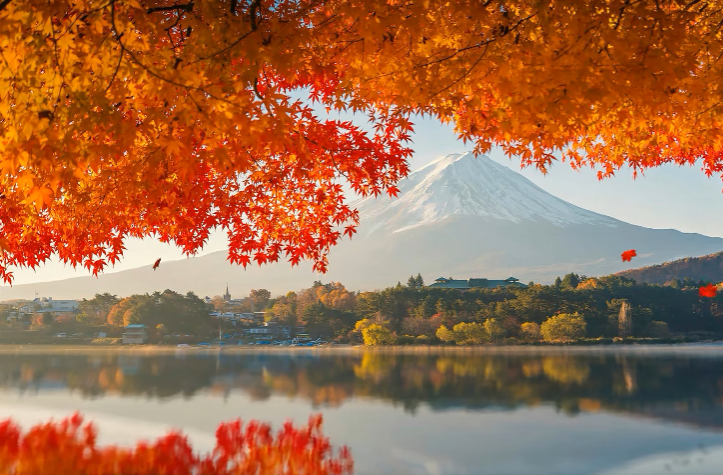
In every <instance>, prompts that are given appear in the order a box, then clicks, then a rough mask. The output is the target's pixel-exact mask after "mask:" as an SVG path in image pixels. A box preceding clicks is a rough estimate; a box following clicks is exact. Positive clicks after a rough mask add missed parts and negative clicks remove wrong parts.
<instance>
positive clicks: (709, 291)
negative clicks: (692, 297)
mask: <svg viewBox="0 0 723 475" xmlns="http://www.w3.org/2000/svg"><path fill="white" fill-rule="evenodd" d="M717 291H718V287H716V286H715V285H713V284H708V285H706V286H705V287H701V288H699V289H698V295H699V296H701V297H708V298H713V297H715V294H716V292H717Z"/></svg>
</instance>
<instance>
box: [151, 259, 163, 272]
mask: <svg viewBox="0 0 723 475" xmlns="http://www.w3.org/2000/svg"><path fill="white" fill-rule="evenodd" d="M160 265H161V258H160V257H159V258H158V259H157V260H156V263H155V264H153V270H156V268H157V267H158V266H160Z"/></svg>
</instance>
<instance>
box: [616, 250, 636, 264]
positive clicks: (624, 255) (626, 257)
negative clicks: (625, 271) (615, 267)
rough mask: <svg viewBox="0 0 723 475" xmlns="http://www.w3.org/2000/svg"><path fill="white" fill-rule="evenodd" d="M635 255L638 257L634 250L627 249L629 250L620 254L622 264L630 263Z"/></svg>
mask: <svg viewBox="0 0 723 475" xmlns="http://www.w3.org/2000/svg"><path fill="white" fill-rule="evenodd" d="M637 255H638V253H637V252H635V249H629V250H627V251H625V252H623V253H622V254H620V257H622V258H623V262H625V261H628V262H630V260H631V259H632V258H633V257H635V256H637Z"/></svg>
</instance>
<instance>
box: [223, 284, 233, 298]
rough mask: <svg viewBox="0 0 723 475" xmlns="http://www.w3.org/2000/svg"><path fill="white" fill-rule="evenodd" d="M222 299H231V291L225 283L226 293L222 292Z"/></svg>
mask: <svg viewBox="0 0 723 475" xmlns="http://www.w3.org/2000/svg"><path fill="white" fill-rule="evenodd" d="M223 299H224V300H225V301H226V302H228V301H229V300H231V293H230V292H229V291H228V284H226V293H225V294H223Z"/></svg>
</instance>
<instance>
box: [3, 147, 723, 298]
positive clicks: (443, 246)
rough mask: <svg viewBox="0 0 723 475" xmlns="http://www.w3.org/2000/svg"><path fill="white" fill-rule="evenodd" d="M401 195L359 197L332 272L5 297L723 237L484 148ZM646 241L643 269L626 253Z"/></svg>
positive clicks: (498, 270)
mask: <svg viewBox="0 0 723 475" xmlns="http://www.w3.org/2000/svg"><path fill="white" fill-rule="evenodd" d="M398 186H399V188H400V191H401V193H400V195H399V197H398V198H388V197H384V198H376V199H375V198H364V199H361V200H358V201H356V202H354V203H353V206H355V207H357V209H359V211H360V216H361V225H360V226H359V228H358V233H357V234H356V235H355V236H354V238H353V239H351V240H345V241H343V242H341V243H340V244H339V245H338V246H336V247H335V248H334V249H333V250H332V251H331V254H330V256H329V263H330V264H329V272H328V273H327V274H326V275H319V274H314V273H313V272H312V271H311V265H310V264H302V265H301V266H298V267H295V268H291V266H290V264H288V263H286V262H282V263H276V264H271V265H266V266H263V267H249V268H248V269H247V270H244V269H243V267H239V266H233V265H231V264H229V263H228V262H227V261H226V253H225V252H215V253H211V254H208V255H205V256H202V257H196V258H191V259H184V260H179V261H171V262H165V263H164V264H163V265H162V266H161V267H160V268H158V269H157V270H156V271H155V272H153V271H152V270H151V266H150V265H149V266H147V267H143V268H138V269H131V270H127V271H123V272H115V273H109V274H104V275H101V276H100V277H98V278H97V279H96V278H94V277H78V278H73V279H66V280H61V281H53V282H44V283H36V284H26V285H17V286H14V287H12V288H10V287H2V289H0V299H2V300H7V299H12V298H31V297H32V296H33V295H34V294H35V292H36V291H37V292H38V293H39V294H40V295H46V296H53V297H56V298H81V297H92V295H93V294H95V293H102V292H110V293H113V294H117V295H119V296H126V295H130V294H133V293H146V292H149V293H151V292H154V291H156V290H159V291H162V290H165V289H172V290H176V291H178V292H187V291H194V292H196V293H197V294H199V295H202V296H203V295H209V296H212V295H218V294H221V293H222V292H223V290H224V289H225V286H226V283H228V284H229V289H230V290H231V293H232V294H234V295H246V294H248V291H249V290H250V289H252V288H266V289H268V290H270V291H271V292H272V293H273V294H281V293H285V292H287V291H289V290H297V289H301V288H305V287H309V286H310V285H311V284H312V283H313V281H314V280H323V281H325V282H328V281H332V280H334V281H340V282H343V283H344V284H345V285H346V286H347V288H350V289H354V290H370V289H375V288H384V287H387V286H391V285H394V284H396V283H397V281H406V278H407V277H408V276H409V275H411V274H414V275H416V274H417V273H421V274H422V276H423V277H424V278H425V280H426V281H427V282H431V281H432V280H433V279H435V278H437V277H440V276H444V277H450V276H451V277H455V278H460V279H461V278H469V277H487V278H491V279H504V278H506V277H509V276H514V277H517V278H518V279H520V280H521V281H522V282H529V281H535V282H541V283H547V282H551V281H552V280H554V278H555V277H557V276H560V275H564V274H566V273H569V272H577V273H580V274H586V275H605V274H610V273H613V272H618V271H622V270H625V269H629V268H632V267H639V266H645V265H650V264H657V263H662V262H665V261H669V260H673V259H677V258H681V257H688V256H700V255H704V254H711V253H714V252H717V251H721V250H723V239H721V238H715V237H708V236H703V235H700V234H690V233H682V232H680V231H676V230H673V229H649V228H644V227H641V226H635V225H633V224H628V223H625V222H622V221H619V220H616V219H613V218H611V217H608V216H604V215H601V214H597V213H594V212H591V211H588V210H585V209H582V208H579V207H577V206H574V205H572V204H570V203H568V202H566V201H564V200H561V199H559V198H556V197H554V196H552V195H551V194H549V193H547V192H545V191H544V190H542V189H541V188H539V187H538V186H536V185H534V184H533V183H532V182H530V181H529V180H527V179H526V178H524V177H523V176H522V175H520V174H519V173H516V172H514V171H512V170H510V169H508V168H507V167H505V166H502V165H500V164H498V163H496V162H494V161H492V160H491V159H489V158H487V157H485V156H479V157H474V156H473V155H472V154H469V153H467V154H453V155H447V156H444V157H441V158H439V159H437V160H436V161H434V162H432V163H430V164H429V165H427V166H425V167H423V168H421V169H419V170H417V171H415V172H414V173H411V174H410V175H409V176H408V177H407V178H405V179H404V180H402V181H401V182H400V183H399V185H398ZM626 249H637V251H638V257H636V258H635V262H634V263H633V264H634V265H630V263H623V262H622V260H621V259H620V253H621V252H622V251H624V250H626Z"/></svg>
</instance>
